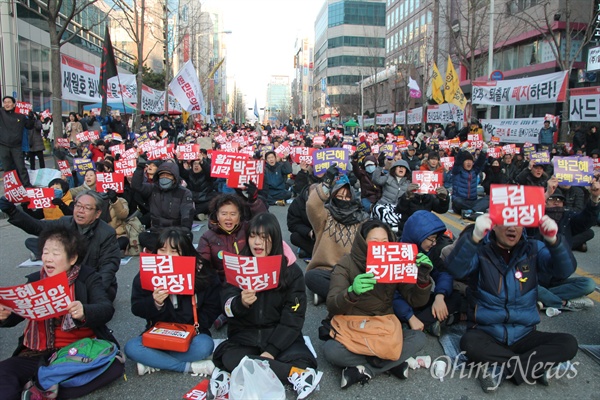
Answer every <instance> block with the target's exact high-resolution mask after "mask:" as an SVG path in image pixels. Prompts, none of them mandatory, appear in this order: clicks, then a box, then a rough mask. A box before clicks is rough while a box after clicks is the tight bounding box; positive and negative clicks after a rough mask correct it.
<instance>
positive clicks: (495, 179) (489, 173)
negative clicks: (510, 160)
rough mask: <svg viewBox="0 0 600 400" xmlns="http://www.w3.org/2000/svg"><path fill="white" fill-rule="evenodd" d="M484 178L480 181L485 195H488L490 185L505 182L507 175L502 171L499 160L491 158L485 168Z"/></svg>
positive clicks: (506, 181)
mask: <svg viewBox="0 0 600 400" xmlns="http://www.w3.org/2000/svg"><path fill="white" fill-rule="evenodd" d="M484 172H485V178H484V179H483V182H481V186H483V191H484V192H485V194H486V195H487V196H489V195H490V185H493V184H507V183H508V176H507V175H506V174H505V173H504V172H503V171H502V167H501V166H500V160H498V159H493V160H492V161H491V162H490V163H489V164H488V165H487V166H486V168H485V171H484Z"/></svg>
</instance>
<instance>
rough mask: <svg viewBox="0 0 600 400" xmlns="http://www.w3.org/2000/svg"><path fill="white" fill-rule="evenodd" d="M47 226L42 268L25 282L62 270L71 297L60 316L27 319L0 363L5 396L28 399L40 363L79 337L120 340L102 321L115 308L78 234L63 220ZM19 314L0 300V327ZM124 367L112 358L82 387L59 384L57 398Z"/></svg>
mask: <svg viewBox="0 0 600 400" xmlns="http://www.w3.org/2000/svg"><path fill="white" fill-rule="evenodd" d="M83 201H85V200H83ZM63 218H70V217H63ZM46 228H47V229H45V230H44V231H43V232H41V233H40V236H39V239H40V241H39V244H40V248H41V251H40V252H41V253H42V268H41V270H40V271H39V272H36V273H33V274H30V275H29V276H27V281H28V282H29V283H34V282H37V281H39V280H41V279H44V278H50V277H53V276H57V275H59V274H61V273H65V272H66V274H67V279H68V282H69V287H67V288H65V289H66V290H67V292H68V293H71V295H70V298H71V299H72V302H71V303H70V304H69V305H68V306H67V311H68V313H67V314H65V315H63V316H61V317H58V318H52V319H47V320H45V321H34V320H27V321H26V325H25V331H24V334H23V336H21V337H20V338H19V344H18V347H17V349H16V351H15V352H14V353H13V356H12V357H10V358H7V359H6V360H4V361H2V362H0V393H2V396H1V397H2V398H3V399H6V400H18V399H21V398H29V397H25V395H24V396H23V397H21V393H22V392H23V387H24V386H25V384H26V383H27V382H28V381H30V380H31V379H33V378H34V377H35V375H36V372H37V370H38V368H39V367H40V366H41V365H47V363H48V362H49V359H50V358H51V356H52V355H53V354H54V353H55V352H56V351H57V350H58V349H60V348H64V347H69V346H70V345H71V344H72V343H74V342H76V341H77V340H79V339H83V338H98V339H104V340H108V341H110V342H113V343H115V344H117V345H118V342H117V340H116V339H115V337H114V336H113V335H112V331H111V330H110V329H109V328H108V327H107V326H106V324H107V323H108V322H109V321H110V320H111V319H112V317H113V314H114V312H115V309H114V307H113V305H112V302H111V299H110V298H109V294H108V292H107V291H106V290H105V285H104V284H103V280H104V279H103V278H102V277H101V276H100V275H99V274H98V273H97V272H96V271H94V268H91V267H90V266H88V265H87V264H86V263H85V262H80V261H81V260H82V259H83V260H85V257H83V254H81V250H82V249H84V248H85V246H84V242H82V238H81V237H80V235H79V234H78V233H77V232H76V231H73V230H71V229H69V228H68V227H66V226H64V225H56V224H54V225H48V226H47V227H46ZM23 319H24V318H23V317H21V316H19V315H17V314H14V313H12V312H11V311H10V310H9V309H8V308H6V307H4V306H2V305H0V327H13V326H16V325H17V324H19V323H20V322H22V321H23ZM124 370H125V368H124V364H123V363H121V362H119V361H117V360H115V361H113V363H112V364H111V365H110V367H108V369H107V370H106V371H104V372H103V373H102V374H101V375H100V376H99V377H97V378H95V379H94V380H93V381H91V382H89V383H88V384H85V385H84V386H79V387H69V388H64V387H61V386H59V388H58V398H61V399H71V398H76V397H82V396H85V395H87V394H89V393H91V392H92V391H94V390H96V389H98V388H99V387H102V386H105V385H107V384H108V383H110V382H112V381H113V380H115V379H117V378H118V377H120V376H123V373H124ZM40 390H44V391H45V393H46V394H52V395H54V397H56V395H57V392H56V391H55V390H54V389H52V388H41V389H40ZM47 391H52V392H53V393H48V392H47ZM54 397H44V398H54ZM32 398H33V397H32ZM40 398H41V397H40Z"/></svg>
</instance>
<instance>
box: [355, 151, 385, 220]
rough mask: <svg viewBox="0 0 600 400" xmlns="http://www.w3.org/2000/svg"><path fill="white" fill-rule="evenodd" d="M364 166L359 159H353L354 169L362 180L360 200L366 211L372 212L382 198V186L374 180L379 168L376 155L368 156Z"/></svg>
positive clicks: (360, 180)
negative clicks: (372, 208) (374, 205)
mask: <svg viewBox="0 0 600 400" xmlns="http://www.w3.org/2000/svg"><path fill="white" fill-rule="evenodd" d="M363 165H364V167H362V166H361V164H360V163H359V162H358V159H355V158H353V159H352V171H353V172H354V174H355V175H356V177H357V178H358V181H359V182H360V201H361V203H362V205H363V207H364V209H365V211H366V212H371V207H372V206H373V204H375V203H377V201H378V200H379V199H380V198H381V186H379V185H377V184H375V183H374V182H373V173H374V172H375V170H376V169H377V164H376V159H375V156H371V155H369V156H366V157H365V158H364V160H363Z"/></svg>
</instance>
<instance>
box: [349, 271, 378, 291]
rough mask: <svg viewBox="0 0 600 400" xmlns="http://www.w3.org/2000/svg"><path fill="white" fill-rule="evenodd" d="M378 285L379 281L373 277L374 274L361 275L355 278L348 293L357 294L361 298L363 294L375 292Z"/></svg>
mask: <svg viewBox="0 0 600 400" xmlns="http://www.w3.org/2000/svg"><path fill="white" fill-rule="evenodd" d="M376 283H377V279H375V275H373V273H372V272H369V273H366V274H359V275H356V276H355V277H354V281H353V282H352V285H351V286H350V287H349V288H348V292H350V293H355V294H357V295H359V296H360V295H361V294H363V293H366V292H368V291H370V290H373V288H374V287H375V284H376Z"/></svg>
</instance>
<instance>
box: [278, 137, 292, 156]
mask: <svg viewBox="0 0 600 400" xmlns="http://www.w3.org/2000/svg"><path fill="white" fill-rule="evenodd" d="M290 151H291V148H290V144H289V142H288V141H287V140H286V141H285V142H283V143H282V144H280V145H279V146H277V147H275V154H277V155H278V156H279V157H281V158H284V157H287V156H288V154H290Z"/></svg>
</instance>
